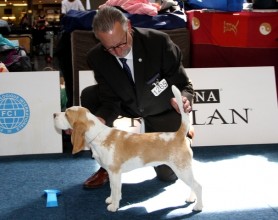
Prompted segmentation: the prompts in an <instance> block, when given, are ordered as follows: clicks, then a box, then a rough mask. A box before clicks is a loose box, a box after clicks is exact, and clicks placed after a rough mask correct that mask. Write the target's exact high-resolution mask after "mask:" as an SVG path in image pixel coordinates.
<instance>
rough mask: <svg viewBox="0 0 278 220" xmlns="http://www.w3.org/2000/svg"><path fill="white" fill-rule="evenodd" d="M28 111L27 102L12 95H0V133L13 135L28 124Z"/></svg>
mask: <svg viewBox="0 0 278 220" xmlns="http://www.w3.org/2000/svg"><path fill="white" fill-rule="evenodd" d="M29 117H30V109H29V106H28V104H27V102H26V101H25V100H24V99H23V98H22V97H21V96H19V95H17V94H14V93H4V94H0V133H4V134H13V133H16V132H19V131H20V130H22V129H23V128H24V127H25V126H26V125H27V123H28V121H29Z"/></svg>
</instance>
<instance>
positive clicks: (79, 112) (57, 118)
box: [54, 106, 93, 154]
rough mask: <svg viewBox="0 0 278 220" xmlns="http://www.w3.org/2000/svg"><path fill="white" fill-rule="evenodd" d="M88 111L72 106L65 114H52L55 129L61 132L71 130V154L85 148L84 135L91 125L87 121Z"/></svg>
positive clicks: (90, 122)
mask: <svg viewBox="0 0 278 220" xmlns="http://www.w3.org/2000/svg"><path fill="white" fill-rule="evenodd" d="M88 113H89V110H88V109H86V108H83V107H80V106H73V107H70V108H68V109H66V111H65V112H60V113H55V114H54V124H55V126H56V128H58V129H62V130H68V129H72V134H71V143H72V145H73V150H72V153H73V154H75V153H78V152H80V151H81V150H83V149H84V147H85V133H86V131H88V130H89V128H90V126H91V125H92V123H93V122H92V121H89V119H88Z"/></svg>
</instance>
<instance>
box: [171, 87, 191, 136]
mask: <svg viewBox="0 0 278 220" xmlns="http://www.w3.org/2000/svg"><path fill="white" fill-rule="evenodd" d="M172 92H173V93H174V96H175V98H176V100H177V104H178V106H179V110H180V113H181V121H182V124H184V125H185V129H186V130H185V134H187V133H188V131H189V128H190V119H189V114H188V113H185V112H184V110H183V102H182V96H181V92H180V90H179V89H178V88H177V87H176V86H175V85H172Z"/></svg>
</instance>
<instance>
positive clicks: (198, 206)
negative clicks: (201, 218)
mask: <svg viewBox="0 0 278 220" xmlns="http://www.w3.org/2000/svg"><path fill="white" fill-rule="evenodd" d="M202 209H203V205H202V204H199V203H198V202H197V203H196V205H195V206H194V207H193V211H194V212H201V211H202Z"/></svg>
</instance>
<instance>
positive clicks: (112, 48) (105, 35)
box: [97, 22, 132, 58]
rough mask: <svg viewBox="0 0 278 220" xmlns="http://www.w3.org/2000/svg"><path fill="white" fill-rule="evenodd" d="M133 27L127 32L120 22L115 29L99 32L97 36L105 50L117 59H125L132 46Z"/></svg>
mask: <svg viewBox="0 0 278 220" xmlns="http://www.w3.org/2000/svg"><path fill="white" fill-rule="evenodd" d="M130 31H131V27H130V24H128V29H127V30H125V29H124V28H123V27H122V25H121V24H120V23H119V22H116V23H115V25H114V27H113V29H112V30H111V31H109V32H98V33H97V36H98V39H99V40H100V42H101V44H102V46H103V47H104V50H106V51H108V52H109V53H111V54H112V55H114V56H116V57H119V58H121V57H125V56H126V55H127V54H128V53H129V51H130V49H131V46H132V36H131V34H130Z"/></svg>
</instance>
